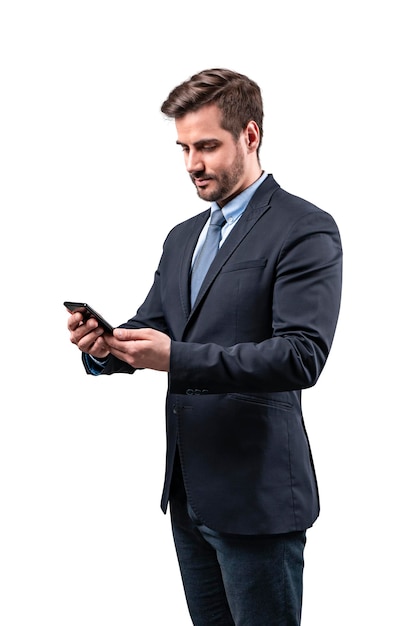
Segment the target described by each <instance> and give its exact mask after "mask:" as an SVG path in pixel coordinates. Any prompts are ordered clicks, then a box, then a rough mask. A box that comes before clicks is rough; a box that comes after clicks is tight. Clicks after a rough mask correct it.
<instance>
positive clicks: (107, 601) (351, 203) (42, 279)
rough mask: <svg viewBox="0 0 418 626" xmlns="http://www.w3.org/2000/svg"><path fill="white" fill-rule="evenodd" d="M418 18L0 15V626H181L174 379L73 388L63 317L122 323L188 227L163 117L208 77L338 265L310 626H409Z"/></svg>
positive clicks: (252, 8) (321, 405)
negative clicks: (246, 83) (166, 509)
mask: <svg viewBox="0 0 418 626" xmlns="http://www.w3.org/2000/svg"><path fill="white" fill-rule="evenodd" d="M412 7H413V3H412V2H406V1H405V0H398V1H397V2H396V3H395V2H385V1H383V2H382V1H380V2H378V1H377V0H376V1H370V0H362V1H361V2H359V1H356V0H355V1H352V2H336V1H335V0H334V1H333V2H331V1H328V2H327V1H324V0H319V1H317V2H307V1H306V2H299V1H294V2H276V3H272V2H268V1H267V0H260V1H259V2H257V3H254V2H247V1H243V0H241V1H240V2H234V1H233V2H230V3H227V2H225V1H223V2H219V0H213V1H212V2H207V3H203V4H202V3H198V2H189V1H188V0H179V2H177V3H176V2H170V3H169V2H162V3H141V2H134V1H124V0H119V1H118V2H110V1H106V0H101V1H100V2H99V1H98V0H97V1H96V0H83V1H80V0H73V1H72V2H62V1H59V0H54V1H53V0H51V1H49V2H48V1H47V0H39V1H37V2H30V1H26V2H25V1H23V0H13V1H12V0H9V1H7V0H5V1H4V2H2V4H1V9H0V63H1V70H0V71H1V74H0V80H1V98H0V109H1V111H0V157H1V164H0V165H1V171H0V176H1V181H0V194H1V198H0V201H1V214H0V215H1V218H0V219H1V231H0V233H1V234H0V236H1V250H0V253H1V309H0V310H1V327H2V329H3V332H2V336H1V355H2V359H1V368H2V371H1V418H0V419H1V421H0V594H1V599H0V623H1V624H2V626H17V625H18V626H32V625H33V624H42V625H43V626H67V625H69V626H75V625H77V626H96V625H97V626H120V625H123V626H133V625H138V624H146V625H147V626H148V625H154V624H155V625H157V626H160V625H163V624H168V623H170V624H179V625H183V624H184V625H186V624H188V623H189V618H188V614H187V609H186V605H185V601H184V598H183V592H182V588H181V583H180V577H179V574H178V571H177V562H176V558H175V553H174V548H173V546H172V540H171V531H170V523H169V519H168V516H166V517H165V516H164V515H163V514H162V513H161V511H160V509H159V500H160V493H161V487H162V479H163V469H164V454H165V440H164V438H165V434H164V394H165V386H166V378H165V375H164V374H157V373H155V372H142V373H139V372H138V373H136V374H135V375H134V376H122V375H121V376H113V377H102V378H94V377H87V376H86V375H85V374H84V370H83V368H82V366H81V361H80V355H79V353H78V351H77V349H76V348H75V347H74V346H72V345H71V344H70V342H69V340H68V333H67V330H66V320H67V314H66V312H65V309H64V307H63V305H62V302H63V301H64V300H65V299H74V300H87V301H88V302H89V303H90V304H91V305H93V306H94V307H95V308H97V309H98V310H99V311H100V312H101V313H102V314H103V315H104V316H105V317H107V318H108V319H109V320H110V321H111V322H112V323H114V324H115V325H116V324H119V323H121V322H123V321H125V320H126V319H127V318H128V317H130V316H131V315H132V314H133V313H134V312H135V311H136V308H137V307H138V306H139V304H141V302H142V300H143V298H144V296H145V295H146V293H147V291H148V289H149V287H150V285H151V281H152V278H153V273H154V270H155V267H156V264H157V262H158V259H159V256H160V252H161V245H162V242H163V239H164V237H165V235H166V234H167V232H168V230H169V229H170V228H171V227H172V226H174V225H175V224H176V223H177V222H179V221H181V220H183V219H186V218H187V217H189V216H191V215H193V214H195V213H197V212H199V211H201V210H203V208H204V204H203V203H202V202H201V201H200V200H199V199H198V198H197V196H196V194H195V191H194V189H193V187H192V185H191V183H190V181H189V179H188V176H187V174H186V172H185V170H184V166H183V162H182V155H181V153H180V151H179V149H178V147H177V146H175V129H174V125H173V124H172V122H167V121H166V120H164V119H163V117H162V114H161V113H160V105H161V103H162V101H163V100H164V99H165V97H166V96H167V95H168V92H169V91H170V90H171V89H172V88H173V87H174V86H176V85H177V84H178V83H179V82H182V81H183V80H185V79H186V78H188V77H189V76H190V75H191V74H193V73H195V72H197V71H199V70H202V69H205V68H208V67H216V66H218V67H219V66H221V67H229V68H231V69H235V70H237V71H239V72H242V73H245V74H248V75H249V76H251V77H252V78H253V79H255V80H256V81H257V82H258V83H259V84H260V86H261V88H262V92H263V98H264V103H265V139H264V145H263V147H262V152H261V158H262V166H263V167H264V169H266V170H268V171H269V172H272V173H273V174H274V175H275V178H276V179H277V181H278V182H279V183H280V184H281V185H282V186H283V187H284V188H285V189H286V190H287V191H290V192H292V193H295V194H297V195H299V196H302V197H305V198H307V199H308V200H310V201H312V202H314V203H315V204H317V205H319V206H320V207H321V208H323V209H325V210H327V211H329V212H330V213H332V215H333V216H334V217H335V219H336V220H337V222H338V224H339V227H340V230H341V235H342V239H343V245H344V253H345V268H344V293H343V301H342V309H341V316H340V321H339V326H338V330H337V335H336V338H335V342H334V347H333V351H332V353H331V356H330V358H329V362H328V364H327V366H326V368H325V370H324V373H323V376H322V377H321V379H320V381H319V383H318V384H317V386H316V387H315V388H314V389H312V390H309V391H307V392H306V393H305V400H304V413H305V419H306V423H307V428H308V432H309V434H310V439H311V444H312V448H313V453H314V458H315V461H316V467H317V473H318V479H319V484H320V492H321V503H322V513H321V516H320V519H319V520H318V522H317V524H315V526H314V528H313V529H312V530H311V531H310V532H309V534H308V545H307V548H306V569H305V597H304V613H303V616H304V617H303V623H304V626H318V625H321V626H336V625H338V626H346V625H347V626H353V624H355V625H356V626H363V625H367V626H369V625H370V624H373V625H374V624H413V623H417V620H418V617H417V616H418V611H417V608H416V601H415V593H416V584H415V583H416V580H415V572H414V570H415V567H416V556H417V554H416V539H415V531H416V524H417V516H416V506H415V499H416V492H417V489H416V477H417V464H416V457H415V448H416V435H415V422H416V417H417V410H416V404H415V394H414V391H415V379H416V349H417V346H416V337H415V334H416V312H415V310H416V300H415V292H416V278H415V272H416V254H415V252H416V243H415V223H416V222H415V213H416V208H417V203H416V193H415V185H416V177H417V176H416V175H417V161H416V150H417V124H416V117H417V113H416V112H417V107H418V102H417V97H416V91H415V90H416V67H417V66H416V59H417V45H416V20H415V17H414V14H413V10H412ZM266 626H267V625H266Z"/></svg>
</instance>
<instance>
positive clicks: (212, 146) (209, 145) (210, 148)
mask: <svg viewBox="0 0 418 626" xmlns="http://www.w3.org/2000/svg"><path fill="white" fill-rule="evenodd" d="M217 147H218V144H217V143H207V144H205V145H203V146H202V150H204V151H205V152H212V151H213V150H216V148H217Z"/></svg>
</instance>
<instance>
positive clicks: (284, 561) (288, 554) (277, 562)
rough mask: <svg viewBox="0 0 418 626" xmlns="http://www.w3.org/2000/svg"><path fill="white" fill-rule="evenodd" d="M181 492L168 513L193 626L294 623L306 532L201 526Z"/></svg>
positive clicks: (298, 607)
mask: <svg viewBox="0 0 418 626" xmlns="http://www.w3.org/2000/svg"><path fill="white" fill-rule="evenodd" d="M182 495H183V494H181V495H180V496H177V497H172V498H171V503H170V511H171V522H172V528H173V536H174V541H175V546H176V550H177V556H178V561H179V565H180V571H181V575H182V580H183V586H184V590H185V594H186V599H187V604H188V607H189V612H190V615H191V618H192V621H193V624H194V625H195V626H210V625H215V624H217V625H218V626H299V625H300V619H301V610H302V575H303V551H304V547H305V542H306V533H305V531H300V532H293V533H288V534H282V535H251V536H246V535H226V534H221V533H218V532H215V531H213V530H211V529H210V528H208V527H207V526H205V525H203V524H202V523H200V522H199V520H198V519H197V518H196V516H195V514H194V513H193V511H192V510H191V508H190V507H189V506H188V504H187V502H186V500H185V498H184V497H182Z"/></svg>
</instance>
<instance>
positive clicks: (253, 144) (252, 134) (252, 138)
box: [244, 120, 260, 152]
mask: <svg viewBox="0 0 418 626" xmlns="http://www.w3.org/2000/svg"><path fill="white" fill-rule="evenodd" d="M244 136H245V143H246V146H247V150H248V152H255V151H256V150H257V148H258V146H259V144H260V129H259V128H258V125H257V124H256V122H254V120H251V121H250V122H248V124H247V126H246V128H245V130H244Z"/></svg>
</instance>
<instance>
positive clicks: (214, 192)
mask: <svg viewBox="0 0 418 626" xmlns="http://www.w3.org/2000/svg"><path fill="white" fill-rule="evenodd" d="M243 174H244V155H243V151H242V148H241V146H240V145H239V144H237V152H236V156H235V159H234V161H233V163H232V165H231V167H229V168H228V169H223V170H220V171H219V172H218V173H217V174H214V175H211V176H208V175H206V174H205V173H204V172H197V173H195V174H193V175H191V176H190V178H191V179H192V182H194V180H195V178H199V177H201V176H202V177H204V178H210V180H211V181H212V183H211V189H210V190H209V189H205V188H202V187H196V191H197V195H198V196H199V198H201V199H202V200H206V201H207V202H217V203H218V204H219V203H220V202H222V201H224V202H223V204H226V202H227V201H228V200H230V199H232V197H233V196H234V195H236V193H237V192H236V188H237V186H238V185H239V183H240V181H241V179H242V177H243Z"/></svg>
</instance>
